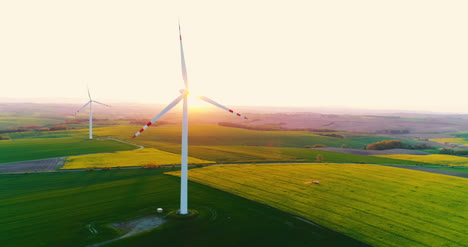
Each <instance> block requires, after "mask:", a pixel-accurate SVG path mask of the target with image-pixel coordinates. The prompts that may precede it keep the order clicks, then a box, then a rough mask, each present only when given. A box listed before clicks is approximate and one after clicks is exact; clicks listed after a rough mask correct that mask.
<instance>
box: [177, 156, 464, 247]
mask: <svg viewBox="0 0 468 247" xmlns="http://www.w3.org/2000/svg"><path fill="white" fill-rule="evenodd" d="M172 174H174V173H172ZM175 174H178V173H175ZM189 178H190V180H192V181H196V182H198V183H201V184H206V185H209V186H213V187H215V188H218V189H221V190H224V191H227V192H230V193H233V194H236V195H239V196H242V197H245V198H247V199H250V200H254V201H257V202H260V203H264V204H266V205H269V206H272V207H275V208H278V209H280V210H283V211H285V212H288V213H291V214H295V215H300V216H302V217H304V218H307V219H309V220H312V221H314V222H317V223H318V224H320V225H323V226H325V227H328V228H330V229H333V230H336V231H339V232H342V233H344V234H346V235H348V236H351V237H353V238H355V239H358V240H361V241H363V242H366V243H368V244H370V245H372V246H466V243H468V224H467V222H468V221H467V219H468V197H467V196H466V195H468V180H466V179H463V178H457V177H450V176H444V175H438V174H433V173H425V172H418V171H412V170H406V169H400V168H393V167H384V166H378V165H351V164H349V165H346V164H302V165H299V164H296V165H291V164H289V165H280V164H277V165H226V166H210V167H204V168H201V169H194V170H191V171H190V173H189ZM312 180H319V181H320V184H319V185H317V184H313V183H310V182H311V181H312Z"/></svg>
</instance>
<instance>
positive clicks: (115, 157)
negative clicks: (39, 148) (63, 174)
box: [62, 148, 213, 169]
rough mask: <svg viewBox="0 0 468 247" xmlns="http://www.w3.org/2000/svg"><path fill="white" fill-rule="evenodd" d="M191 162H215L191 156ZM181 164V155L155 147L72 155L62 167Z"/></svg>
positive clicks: (189, 160)
mask: <svg viewBox="0 0 468 247" xmlns="http://www.w3.org/2000/svg"><path fill="white" fill-rule="evenodd" d="M188 162H189V164H207V163H213V162H210V161H206V160H200V159H197V158H192V157H189V159H188ZM174 164H180V155H178V154H174V153H169V152H164V151H161V150H157V149H153V148H145V149H139V150H131V151H119V152H114V153H103V154H90V155H81V156H72V157H68V158H67V159H66V163H65V165H64V166H63V167H62V169H82V168H105V167H126V166H158V165H174Z"/></svg>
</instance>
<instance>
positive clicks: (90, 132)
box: [75, 88, 110, 140]
mask: <svg viewBox="0 0 468 247" xmlns="http://www.w3.org/2000/svg"><path fill="white" fill-rule="evenodd" d="M88 97H89V101H88V102H87V103H86V104H84V105H83V106H82V107H81V108H80V109H79V110H78V111H76V113H75V116H76V114H77V113H78V112H80V111H81V110H83V109H84V108H86V106H88V105H89V139H90V140H92V139H93V103H96V104H100V105H103V106H107V107H110V105H106V104H104V103H101V102H97V101H95V100H92V99H91V94H90V93H89V88H88Z"/></svg>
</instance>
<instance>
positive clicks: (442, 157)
mask: <svg viewBox="0 0 468 247" xmlns="http://www.w3.org/2000/svg"><path fill="white" fill-rule="evenodd" d="M375 156H377V157H383V158H391V159H400V160H410V161H416V162H426V163H432V164H437V165H444V166H468V158H466V157H460V156H454V155H447V154H430V155H411V154H390V155H375Z"/></svg>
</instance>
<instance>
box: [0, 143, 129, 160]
mask: <svg viewBox="0 0 468 247" xmlns="http://www.w3.org/2000/svg"><path fill="white" fill-rule="evenodd" d="M135 148H136V147H135V146H134V145H130V144H126V143H122V142H118V141H114V140H107V139H94V140H87V139H85V138H76V137H74V138H70V137H67V138H55V139H51V138H35V139H18V140H8V141H0V163H7V162H15V161H24V160H35V159H46V158H54V157H61V156H70V155H79V154H90V153H102V152H113V151H120V150H131V149H135Z"/></svg>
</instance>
